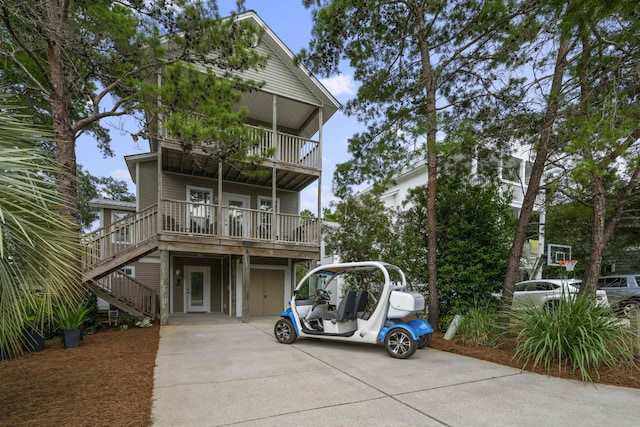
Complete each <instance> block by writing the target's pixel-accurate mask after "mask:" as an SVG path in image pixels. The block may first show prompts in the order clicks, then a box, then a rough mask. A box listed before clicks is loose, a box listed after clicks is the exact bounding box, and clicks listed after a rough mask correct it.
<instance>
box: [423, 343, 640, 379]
mask: <svg viewBox="0 0 640 427" xmlns="http://www.w3.org/2000/svg"><path fill="white" fill-rule="evenodd" d="M443 337H444V334H442V333H437V332H435V333H434V334H433V339H432V340H431V345H430V347H432V348H435V349H437V350H442V351H448V352H450V353H456V354H462V355H464V356H470V357H475V358H476V359H482V360H487V361H489V362H494V363H498V364H500V365H505V366H512V367H514V368H518V369H522V368H523V367H524V360H517V359H514V358H513V344H502V345H501V346H499V347H474V346H467V345H464V344H461V343H460V341H459V340H458V339H456V338H454V339H453V340H450V341H447V340H445V339H444V338H443ZM526 370H527V371H531V372H536V373H538V374H543V375H551V376H553V377H558V378H568V379H574V380H578V381H580V380H581V376H580V373H579V372H577V371H576V372H575V373H572V372H571V370H567V369H563V370H560V369H559V367H558V365H557V364H555V365H554V366H553V367H552V369H551V372H549V373H547V372H546V371H545V369H544V368H543V367H541V366H536V367H535V368H532V366H531V364H529V365H528V366H527V367H526ZM589 375H590V376H591V378H592V379H593V381H594V382H595V383H598V384H611V385H616V386H622V387H631V388H640V368H639V367H637V366H636V367H633V366H631V367H620V368H616V369H611V368H606V367H602V368H600V369H599V370H598V372H596V371H593V370H592V371H591V372H590V373H589Z"/></svg>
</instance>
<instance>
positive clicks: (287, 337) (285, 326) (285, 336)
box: [273, 319, 297, 344]
mask: <svg viewBox="0 0 640 427" xmlns="http://www.w3.org/2000/svg"><path fill="white" fill-rule="evenodd" d="M273 333H274V335H275V336H276V339H277V340H278V342H280V343H282V344H291V343H293V342H294V341H295V340H296V338H297V336H296V331H295V330H294V329H293V324H292V323H291V320H289V319H280V320H278V321H277V322H276V326H274V328H273Z"/></svg>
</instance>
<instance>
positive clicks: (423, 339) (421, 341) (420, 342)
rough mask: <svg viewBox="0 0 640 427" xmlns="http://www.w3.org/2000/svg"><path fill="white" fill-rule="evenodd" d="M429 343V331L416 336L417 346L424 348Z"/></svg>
mask: <svg viewBox="0 0 640 427" xmlns="http://www.w3.org/2000/svg"><path fill="white" fill-rule="evenodd" d="M429 344H431V333H428V334H424V335H420V337H419V338H418V348H425V347H428V346H429Z"/></svg>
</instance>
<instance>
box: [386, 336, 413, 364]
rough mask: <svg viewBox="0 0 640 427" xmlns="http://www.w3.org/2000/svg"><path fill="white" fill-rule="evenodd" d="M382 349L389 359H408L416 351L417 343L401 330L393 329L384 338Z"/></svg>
mask: <svg viewBox="0 0 640 427" xmlns="http://www.w3.org/2000/svg"><path fill="white" fill-rule="evenodd" d="M384 348H385V349H386V350H387V353H389V355H390V356H391V357H395V358H396V359H408V358H409V357H411V356H413V353H415V352H416V350H417V349H418V342H417V341H416V340H414V339H413V337H412V336H411V334H410V333H409V332H408V331H406V330H404V329H401V328H394V329H392V330H390V331H389V332H388V333H387V336H386V337H385V338H384Z"/></svg>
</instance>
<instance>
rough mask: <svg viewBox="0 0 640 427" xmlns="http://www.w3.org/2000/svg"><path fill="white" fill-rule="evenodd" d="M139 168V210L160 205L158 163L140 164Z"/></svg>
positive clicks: (137, 186)
mask: <svg viewBox="0 0 640 427" xmlns="http://www.w3.org/2000/svg"><path fill="white" fill-rule="evenodd" d="M138 168H139V169H138V182H137V183H136V188H137V189H138V191H137V193H138V194H137V197H138V209H139V210H143V209H145V208H148V207H149V206H152V205H155V204H156V203H158V162H157V161H150V162H140V163H138Z"/></svg>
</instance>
